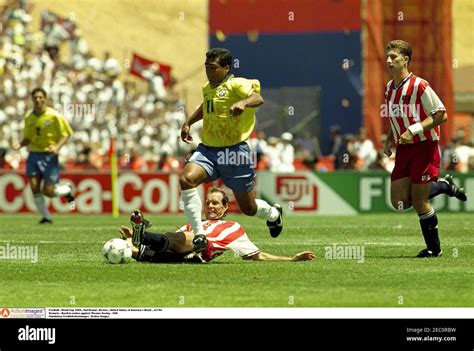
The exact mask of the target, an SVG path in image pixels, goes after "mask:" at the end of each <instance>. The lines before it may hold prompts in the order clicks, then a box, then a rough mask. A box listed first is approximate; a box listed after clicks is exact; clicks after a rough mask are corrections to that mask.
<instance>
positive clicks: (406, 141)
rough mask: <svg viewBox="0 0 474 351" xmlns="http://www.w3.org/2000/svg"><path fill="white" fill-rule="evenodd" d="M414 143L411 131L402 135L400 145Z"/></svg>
mask: <svg viewBox="0 0 474 351" xmlns="http://www.w3.org/2000/svg"><path fill="white" fill-rule="evenodd" d="M412 143H413V134H411V133H410V131H409V130H405V132H404V133H403V134H402V135H400V144H412Z"/></svg>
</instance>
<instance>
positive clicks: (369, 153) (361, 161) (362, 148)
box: [354, 128, 377, 171]
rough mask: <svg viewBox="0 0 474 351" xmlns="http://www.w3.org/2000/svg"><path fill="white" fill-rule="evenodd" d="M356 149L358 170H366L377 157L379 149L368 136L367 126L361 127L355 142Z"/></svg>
mask: <svg viewBox="0 0 474 351" xmlns="http://www.w3.org/2000/svg"><path fill="white" fill-rule="evenodd" d="M354 151H355V154H356V156H357V170H358V171H366V170H368V169H369V168H370V167H371V166H372V164H373V163H374V162H375V160H376V159H377V150H375V147H374V143H373V142H372V140H370V139H369V138H368V137H367V131H366V130H365V128H360V130H359V137H358V140H357V141H356V142H355V143H354Z"/></svg>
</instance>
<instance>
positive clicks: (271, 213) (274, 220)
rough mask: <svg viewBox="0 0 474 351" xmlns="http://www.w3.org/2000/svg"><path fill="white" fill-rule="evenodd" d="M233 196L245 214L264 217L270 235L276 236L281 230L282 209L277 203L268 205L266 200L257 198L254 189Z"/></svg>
mask: <svg viewBox="0 0 474 351" xmlns="http://www.w3.org/2000/svg"><path fill="white" fill-rule="evenodd" d="M234 197H235V199H236V201H237V203H238V204H239V207H240V210H241V211H242V212H243V213H244V214H246V215H247V216H256V217H258V218H262V219H266V220H267V226H268V229H269V230H270V235H271V236H272V237H274V238H276V237H277V236H278V235H280V233H281V231H282V230H283V211H282V207H281V206H280V205H279V204H275V205H274V206H270V205H269V204H268V202H266V201H264V200H261V199H257V198H256V191H255V189H253V190H251V191H249V192H247V193H236V192H234Z"/></svg>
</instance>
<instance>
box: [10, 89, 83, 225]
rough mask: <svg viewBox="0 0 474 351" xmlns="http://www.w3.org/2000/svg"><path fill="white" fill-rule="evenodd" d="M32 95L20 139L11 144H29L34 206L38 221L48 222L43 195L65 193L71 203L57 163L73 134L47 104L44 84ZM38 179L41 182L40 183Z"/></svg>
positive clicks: (70, 196)
mask: <svg viewBox="0 0 474 351" xmlns="http://www.w3.org/2000/svg"><path fill="white" fill-rule="evenodd" d="M31 97H32V99H33V105H34V107H33V110H32V111H28V112H27V114H26V116H25V129H24V131H23V140H22V141H21V143H20V144H16V145H13V149H15V150H18V149H20V147H22V146H28V149H29V155H28V159H27V161H26V176H27V177H28V180H29V182H30V186H31V190H32V192H33V197H34V201H35V204H36V207H37V208H38V211H39V212H40V214H41V215H42V217H43V218H42V219H41V221H40V222H39V223H40V224H44V223H49V224H51V223H52V222H53V221H52V219H51V214H50V212H49V210H48V207H47V206H46V203H45V200H44V197H43V195H46V196H48V197H55V196H66V197H67V199H68V201H69V202H70V203H72V202H73V201H74V197H73V195H72V189H71V186H70V185H69V184H60V183H59V163H58V154H59V150H61V147H63V145H64V144H65V143H66V142H67V140H68V139H69V137H70V136H71V135H72V129H71V127H70V126H69V123H68V122H67V120H66V119H65V118H64V117H63V116H61V115H60V114H59V112H57V111H56V110H54V109H53V108H51V107H48V106H46V91H45V90H44V89H43V88H35V89H33V91H32V92H31ZM41 181H43V182H44V184H43V187H41Z"/></svg>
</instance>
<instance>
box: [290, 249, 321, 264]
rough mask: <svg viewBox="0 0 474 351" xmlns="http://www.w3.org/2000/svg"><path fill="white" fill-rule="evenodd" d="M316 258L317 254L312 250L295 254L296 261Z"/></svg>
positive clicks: (294, 259)
mask: <svg viewBox="0 0 474 351" xmlns="http://www.w3.org/2000/svg"><path fill="white" fill-rule="evenodd" d="M314 258H316V255H315V254H314V252H312V251H303V252H300V253H297V254H296V255H294V256H293V260H292V261H294V262H298V261H311V260H312V259H314Z"/></svg>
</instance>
